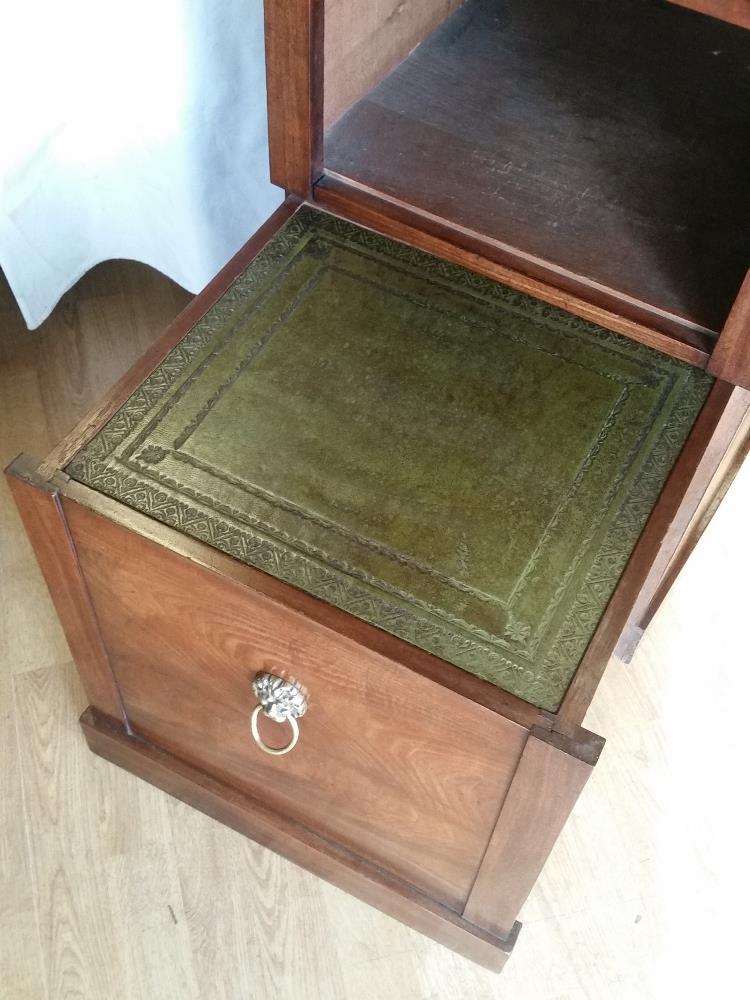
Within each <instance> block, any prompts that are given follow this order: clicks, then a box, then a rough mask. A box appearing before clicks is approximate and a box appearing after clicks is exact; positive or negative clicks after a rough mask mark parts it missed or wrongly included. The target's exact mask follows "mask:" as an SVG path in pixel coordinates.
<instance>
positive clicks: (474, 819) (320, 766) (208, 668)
mask: <svg viewBox="0 0 750 1000" xmlns="http://www.w3.org/2000/svg"><path fill="white" fill-rule="evenodd" d="M65 510H66V515H67V517H68V520H69V524H70V528H71V532H72V534H73V536H74V538H75V543H76V547H77V551H78V558H79V559H80V562H81V566H82V568H83V572H84V573H85V576H86V580H87V584H88V588H89V591H90V593H91V598H92V601H93V604H94V607H95V609H96V615H97V619H98V622H99V625H100V628H101V630H102V635H103V636H104V640H105V642H106V644H107V649H108V652H109V657H110V660H111V662H112V664H113V667H114V670H115V673H116V675H117V680H118V684H119V686H120V691H121V693H122V697H123V701H124V703H125V708H126V711H127V714H128V719H129V721H130V724H131V725H132V727H133V728H134V730H135V731H136V732H137V733H138V734H140V735H141V736H143V737H145V738H147V739H149V740H151V741H152V742H153V743H156V744H158V745H159V746H161V747H164V748H165V749H167V750H170V751H171V752H173V753H176V754H177V755H178V756H179V757H180V758H181V759H183V760H186V761H188V762H192V763H194V764H196V765H197V766H199V767H201V768H202V769H203V770H206V771H208V772H210V773H212V774H214V775H215V776H216V777H218V778H219V779H221V780H223V781H226V782H228V783H229V784H231V785H232V786H233V787H236V788H239V789H243V790H245V791H247V792H250V793H255V794H258V795H260V796H261V797H262V798H263V800H264V801H265V802H266V803H267V804H269V805H270V806H272V807H274V808H277V809H279V810H280V811H281V812H283V814H284V815H287V816H292V817H294V818H295V819H296V820H297V821H300V822H303V823H304V824H305V825H307V826H308V827H310V828H311V829H314V830H316V831H318V832H319V833H322V834H324V835H327V836H329V837H332V838H334V839H335V840H336V841H337V842H338V843H340V844H343V845H345V846H347V847H349V848H350V849H353V850H356V851H357V853H358V854H360V855H362V856H364V857H366V858H369V859H370V860H371V861H374V862H376V863H381V864H384V865H386V866H387V867H388V868H389V869H390V870H392V871H394V872H395V873H396V874H397V875H399V876H401V877H402V878H406V879H407V880H408V881H410V882H411V883H412V884H413V885H416V886H417V887H418V888H420V889H422V890H423V891H426V892H429V893H430V894H431V895H432V896H433V897H434V898H436V899H439V900H441V901H442V902H444V903H446V904H447V905H451V906H454V907H458V908H460V907H461V906H462V905H463V903H464V901H465V899H466V897H467V895H468V893H469V890H470V889H471V886H472V884H473V882H474V879H475V876H476V873H477V870H478V868H479V864H480V862H481V860H482V856H483V854H484V850H485V847H486V844H487V842H488V840H489V838H490V835H491V833H492V830H493V827H494V824H495V821H496V818H497V815H498V813H499V811H500V806H501V804H502V801H503V798H504V796H505V793H506V791H507V789H508V787H509V785H510V781H511V779H512V777H513V773H514V771H515V768H516V765H517V763H518V760H519V758H520V755H521V751H522V749H523V745H524V742H525V739H526V736H527V731H526V730H524V729H523V728H522V727H520V726H517V725H515V724H514V723H512V722H510V721H508V720H507V719H504V718H503V717H502V716H499V715H497V714H495V713H494V712H492V711H490V710H489V709H486V708H483V707H482V706H479V705H477V704H475V703H473V702H470V701H468V700H466V699H464V698H462V697H460V696H459V695H456V694H452V693H449V692H447V691H446V690H445V689H444V688H442V687H441V686H440V685H438V684H435V683H434V682H432V681H430V680H427V679H426V678H424V677H420V676H418V675H416V674H414V673H412V672H411V671H410V670H408V669H406V668H405V667H402V666H401V665H400V664H398V663H396V662H393V661H389V660H388V659H386V658H385V657H382V656H379V655H377V654H375V653H372V652H370V651H368V650H365V649H363V648H362V647H361V646H359V645H358V644H357V643H355V642H353V641H351V640H348V639H345V638H343V637H341V636H337V635H336V634H335V633H333V632H330V631H329V630H327V629H326V628H324V627H322V626H319V625H317V624H316V623H314V622H311V621H310V620H309V619H306V618H304V617H302V616H300V615H298V614H296V613H295V612H293V611H290V610H289V609H288V608H285V607H283V606H281V605H278V604H275V603H274V602H272V601H269V600H268V599H267V598H264V597H262V596H261V595H258V594H255V593H253V592H252V591H251V590H249V589H247V588H244V587H241V586H239V585H237V584H235V583H232V582H231V581H227V580H226V579H224V578H222V577H221V576H220V575H218V574H215V573H211V572H209V571H207V570H205V569H204V568H202V567H199V566H197V565H195V564H194V563H191V562H190V561H189V560H187V559H185V558H184V557H182V556H180V555H178V554H176V553H173V552H170V551H168V550H166V549H165V548H164V547H163V546H161V545H157V544H155V543H154V542H151V541H148V540H147V539H144V538H143V537H141V536H140V535H138V534H136V533H135V532H131V531H128V530H126V529H124V528H122V527H120V526H119V525H115V524H112V523H111V522H110V521H108V520H106V519H105V518H101V517H98V516H97V515H95V514H92V513H91V512H90V511H88V510H87V509H86V508H84V507H80V506H79V505H77V504H73V503H69V502H67V501H66V502H65ZM258 670H268V671H271V672H273V673H276V674H279V673H280V674H282V675H292V676H293V677H294V678H295V679H296V680H297V681H299V682H300V683H301V684H303V685H304V686H305V687H306V688H307V690H308V701H309V708H308V711H307V714H306V715H305V716H304V718H303V719H302V720H301V722H300V728H301V736H300V746H299V748H298V749H297V750H295V752H294V753H292V754H290V755H288V756H286V757H281V758H274V757H269V756H267V755H265V754H263V753H261V752H260V751H259V750H258V748H257V746H256V745H255V743H254V742H253V740H252V738H251V735H250V731H249V725H248V722H249V717H250V713H251V711H252V709H253V707H254V705H255V703H256V698H255V695H254V694H253V692H252V689H251V681H252V678H253V676H254V675H255V673H256V671H258ZM266 725H267V727H268V731H267V737H266V738H267V739H269V740H271V741H272V740H274V738H276V739H278V738H279V736H278V735H277V734H276V733H275V732H274V730H275V729H276V726H275V724H274V723H267V724H266ZM285 735H286V733H285V732H283V731H282V733H281V738H283V737H284V736H285Z"/></svg>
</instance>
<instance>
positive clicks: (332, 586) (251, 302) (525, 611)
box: [67, 208, 711, 710]
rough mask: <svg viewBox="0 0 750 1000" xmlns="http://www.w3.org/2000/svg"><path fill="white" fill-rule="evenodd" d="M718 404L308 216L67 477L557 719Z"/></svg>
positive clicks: (531, 310) (647, 357) (571, 322)
mask: <svg viewBox="0 0 750 1000" xmlns="http://www.w3.org/2000/svg"><path fill="white" fill-rule="evenodd" d="M710 385H711V379H710V378H709V377H708V376H706V375H705V374H704V373H703V372H701V371H699V370H697V369H694V368H692V367H690V366H688V365H685V364H682V363H680V362H677V361H675V360H673V359H671V358H667V357H664V356H662V355H660V354H658V353H657V352H655V351H652V350H650V349H648V348H645V347H642V346H641V345H638V344H636V343H634V342H632V341H630V340H627V339H625V338H623V337H619V336H617V335H615V334H613V333H609V332H607V331H604V330H602V329H600V328H597V327H595V326H593V325H591V324H589V323H586V322H585V321H583V320H580V319H577V318H575V317H573V316H571V315H569V314H567V313H564V312H562V311H561V310H558V309H555V308H553V307H552V306H548V305H546V304H545V303H542V302H540V301H538V300H535V299H532V298H529V297H528V296H525V295H522V294H520V293H518V292H514V291H512V290H511V289H509V288H506V287H504V286H502V285H498V284H496V283H494V282H491V281H489V280H487V279H484V278H481V277H480V276H478V275H476V274H474V273H472V272H470V271H467V270H465V269H463V268H460V267H457V266H455V265H452V264H448V263H446V262H444V261H440V260H438V259H436V258H433V257H431V256H429V255H428V254H424V253H422V252H420V251H417V250H414V249H412V248H410V247H407V246H405V245H403V244H399V243H396V242H394V241H391V240H388V239H385V238H383V237H380V236H376V235H375V234H373V233H371V232H369V231H367V230H364V229H361V228H359V227H357V226H353V225H351V224H349V223H345V222H343V221H341V220H339V219H335V218H334V217H332V216H328V215H325V214H323V213H319V212H316V211H314V210H312V209H309V208H304V209H302V210H300V211H299V212H298V213H297V214H296V215H295V216H294V217H293V219H291V220H290V222H289V223H288V224H287V225H286V226H285V227H284V229H283V230H281V231H280V232H279V234H277V236H276V237H274V238H273V239H272V240H271V241H270V243H268V245H267V246H266V247H265V249H264V250H263V251H262V252H261V254H260V255H259V256H258V257H257V258H256V260H255V261H253V263H252V264H251V265H250V266H249V268H248V269H247V270H246V272H245V273H244V274H243V275H242V276H241V277H240V278H239V279H238V280H237V282H235V284H234V285H233V286H232V287H231V289H230V290H229V291H228V292H227V293H226V294H225V295H224V296H223V298H222V299H221V300H220V301H219V302H218V303H217V305H216V306H214V308H213V309H212V310H211V311H210V312H209V313H208V314H207V315H206V316H205V317H204V318H203V319H202V320H200V322H199V323H198V324H197V325H196V326H195V327H194V328H193V329H192V330H191V331H190V332H189V333H188V334H187V336H186V337H185V339H184V340H183V341H182V343H181V344H180V345H178V347H176V348H175V349H174V350H173V351H172V352H171V353H170V355H169V356H168V357H167V358H166V360H165V361H164V362H163V363H162V365H161V366H160V367H159V368H158V369H157V370H156V372H155V373H154V374H153V375H151V376H150V378H148V379H147V380H146V381H145V382H144V383H143V385H142V386H141V387H140V388H139V389H138V390H137V391H136V392H135V393H134V394H133V396H132V397H131V398H130V399H129V400H128V402H127V403H126V404H125V405H124V406H123V408H122V409H121V410H120V411H119V412H118V413H117V414H116V415H115V416H114V417H113V418H112V420H110V422H109V423H108V424H107V425H106V427H104V429H103V430H102V431H101V432H100V433H99V434H98V435H97V436H96V437H95V438H94V439H93V440H92V441H91V442H90V443H89V445H88V446H87V447H86V448H85V449H84V450H83V451H82V452H80V453H79V455H77V456H76V458H75V459H74V460H73V462H72V463H71V465H70V466H69V467H68V470H67V471H68V473H69V474H70V475H71V476H72V477H73V478H75V479H78V480H80V481H81V482H84V483H87V484H88V485H89V486H91V487H93V488H94V489H96V490H99V491H100V492H103V493H106V494H108V495H109V496H112V497H114V498H116V499H118V500H120V501H121V502H122V503H124V504H127V505H129V506H132V507H135V508H137V509H138V510H141V511H143V512H145V513H147V514H149V515H151V516H152V517H154V518H157V519H158V520H161V521H164V522H165V523H167V524H170V525H172V526H174V527H176V528H178V529H180V530H181V531H184V532H185V533H186V534H189V535H194V536H196V537H198V538H201V539H203V540H205V541H207V542H209V543H210V544H211V545H214V546H216V547H217V548H219V549H222V550H224V551H225V552H228V553H230V554H231V555H233V556H236V557H237V558H238V559H240V560H242V561H244V562H247V563H251V564H252V565H254V566H258V567H260V568H261V569H263V570H265V571H266V572H268V573H271V574H273V575H274V576H278V577H280V578H281V579H283V580H286V581H287V582H289V583H291V584H294V585H295V586H298V587H301V588H303V589H304V590H307V591H309V592H311V593H313V594H316V595H317V596H319V597H321V598H323V599H324V600H326V601H328V602H329V603H331V604H334V605H337V606H338V607H340V608H343V609H344V610H346V611H348V612H350V613H351V614H353V615H357V616H359V617H361V618H364V619H366V620H367V621H369V622H372V623H373V624H375V625H378V626H380V627H381V628H383V629H386V630H387V631H389V632H392V633H394V634H396V635H398V636H401V637H402V638H404V639H406V640H408V641H409V642H411V643H414V644H415V645H418V646H421V647H422V648H424V649H427V650H429V651H431V652H434V653H436V654H437V655H439V656H442V657H444V658H445V659H447V660H449V661H451V662H452V663H454V664H456V665H457V666H459V667H462V668H463V669H465V670H468V671H470V672H472V673H475V674H478V675H479V676H481V677H484V678H486V679H488V680H490V681H492V682H493V683H495V684H497V685H499V686H501V687H503V688H505V689H506V690H508V691H510V692H512V693H513V694H516V695H518V696H520V697H521V698H524V699H526V700H528V701H530V702H532V703H534V704H536V705H538V706H540V707H542V708H546V709H550V710H554V709H555V708H556V707H557V706H558V705H559V702H560V700H561V698H562V696H563V694H564V692H565V690H566V687H567V685H568V683H569V682H570V680H571V678H572V676H573V674H574V673H575V669H576V667H577V665H578V663H579V661H580V659H581V656H582V655H583V652H584V650H585V648H586V644H587V643H588V641H589V639H590V638H591V635H592V634H593V631H594V629H595V627H596V624H597V622H598V621H599V618H600V617H601V614H602V612H603V611H604V608H605V606H606V604H607V601H608V599H609V597H610V596H611V594H612V591H613V589H614V587H615V585H616V583H617V580H618V578H619V576H620V574H621V572H622V569H623V567H624V565H625V562H626V560H627V557H628V555H629V554H630V552H631V551H632V548H633V546H634V544H635V542H636V541H637V539H638V536H639V534H640V532H641V530H642V529H643V526H644V524H645V522H646V519H647V517H648V514H649V512H650V510H651V508H652V506H653V504H654V502H655V500H656V498H657V496H658V494H659V491H660V489H661V487H662V485H663V483H664V481H665V479H666V476H667V474H668V472H669V470H670V468H671V467H672V465H673V463H674V461H675V459H676V457H677V454H678V452H679V450H680V447H681V446H682V443H683V442H684V439H685V437H686V435H687V432H688V430H689V429H690V427H691V425H692V423H693V421H694V420H695V417H696V415H697V413H698V411H699V409H700V407H701V405H702V403H703V401H704V399H705V397H706V395H707V392H708V390H709V388H710Z"/></svg>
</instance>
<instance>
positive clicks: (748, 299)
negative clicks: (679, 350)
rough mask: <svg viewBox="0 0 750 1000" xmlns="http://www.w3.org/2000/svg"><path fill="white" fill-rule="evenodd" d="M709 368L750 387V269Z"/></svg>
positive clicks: (716, 373) (717, 373) (730, 379)
mask: <svg viewBox="0 0 750 1000" xmlns="http://www.w3.org/2000/svg"><path fill="white" fill-rule="evenodd" d="M708 370H709V371H710V372H712V373H713V374H714V375H716V376H717V378H722V379H726V381H727V382H734V383H735V385H741V386H744V388H746V389H750V271H748V272H747V275H746V276H745V280H744V281H743V283H742V288H741V289H740V292H739V295H738V296H737V299H736V301H735V303H734V305H733V306H732V311H731V312H730V313H729V316H728V317H727V321H726V323H725V324H724V329H723V330H722V331H721V336H720V337H719V341H718V343H717V345H716V348H715V350H714V352H713V353H712V355H711V360H710V361H709V364H708Z"/></svg>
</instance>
